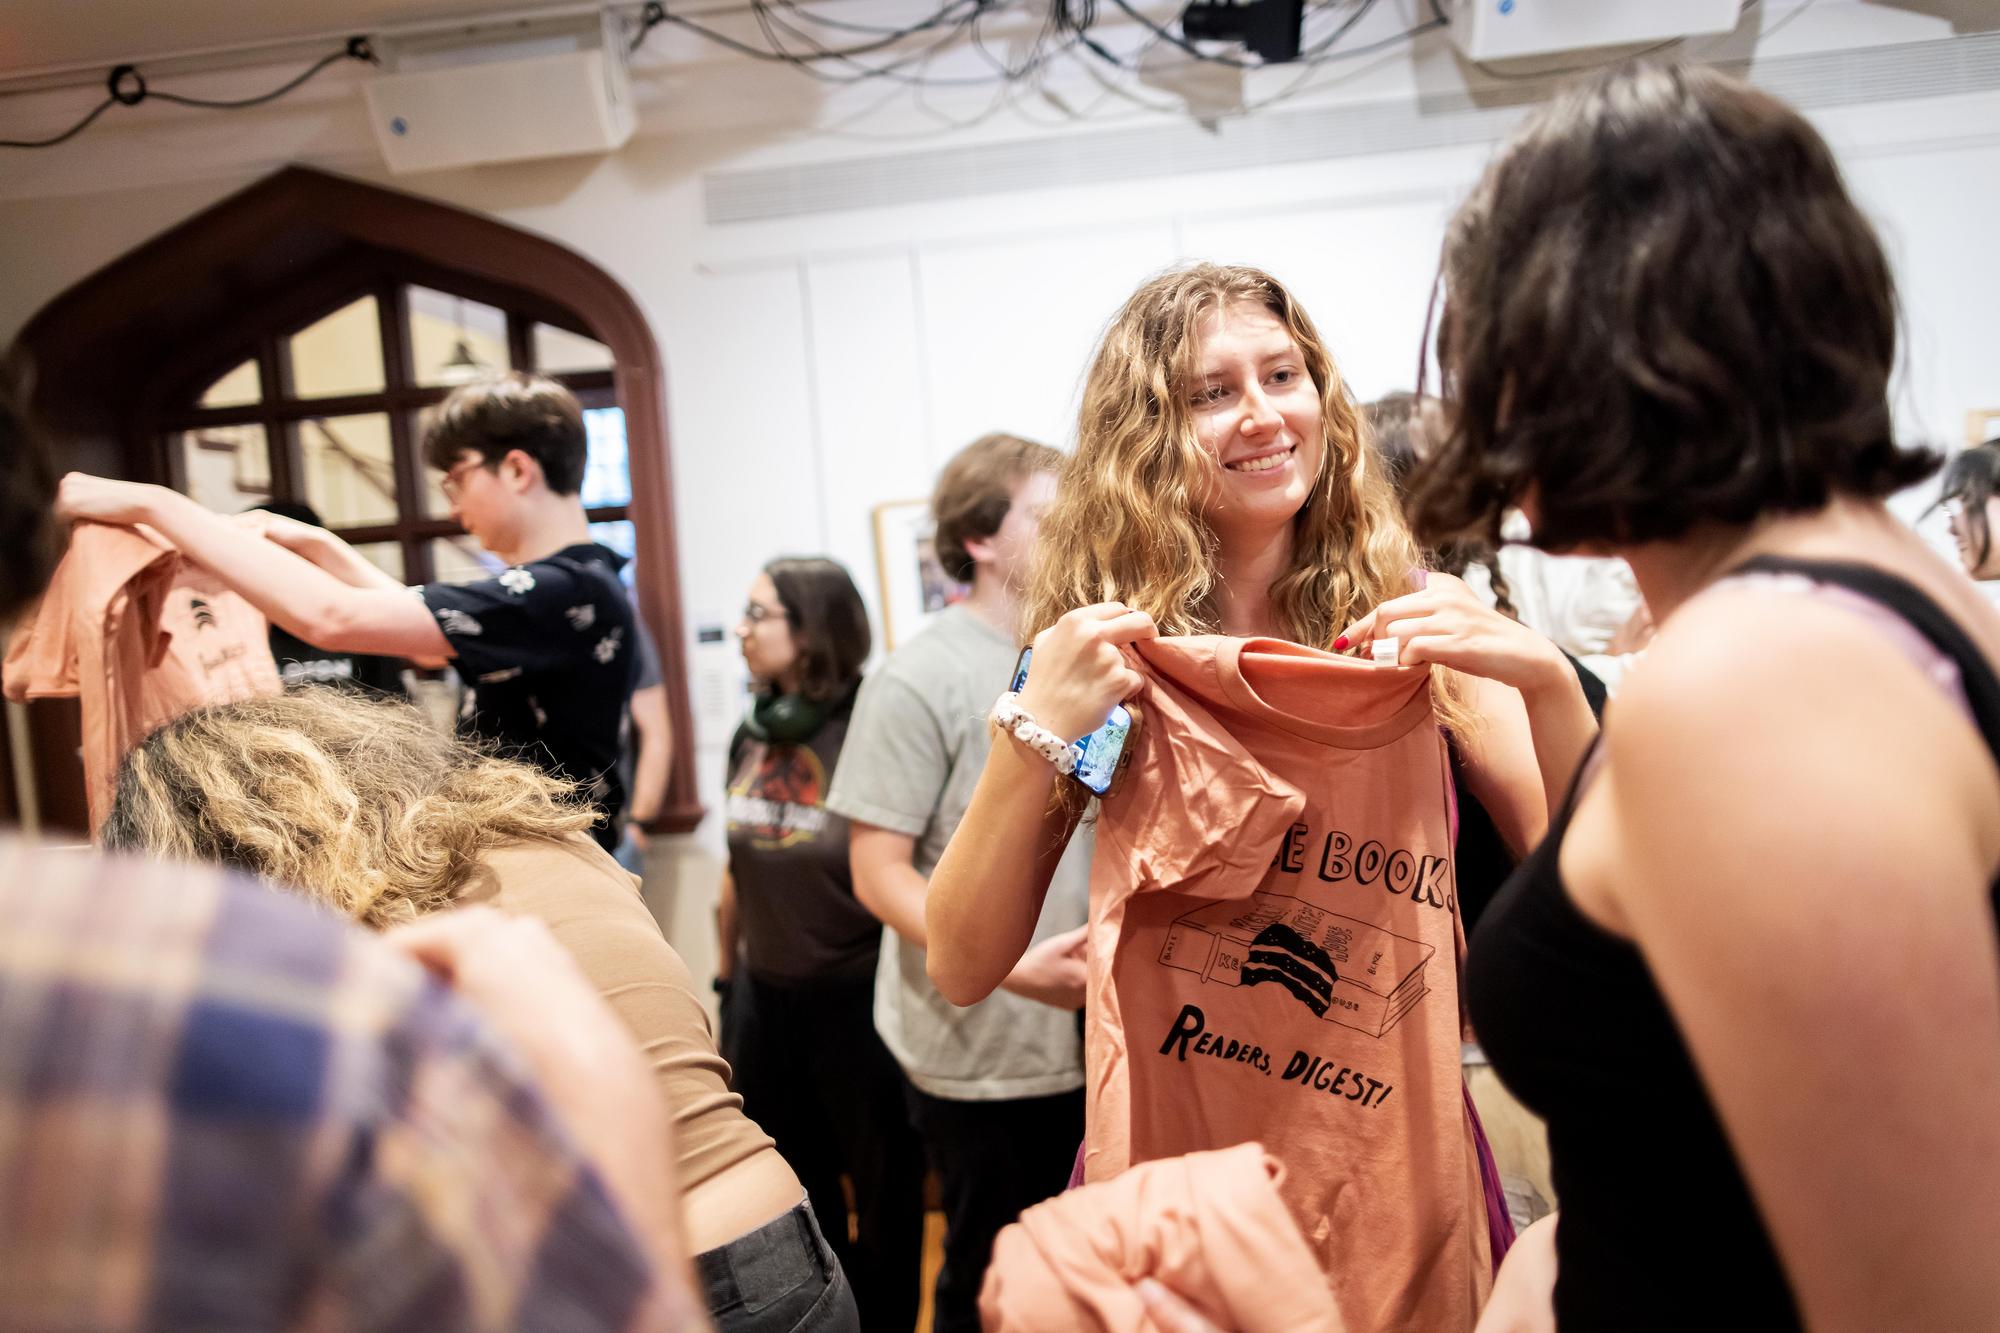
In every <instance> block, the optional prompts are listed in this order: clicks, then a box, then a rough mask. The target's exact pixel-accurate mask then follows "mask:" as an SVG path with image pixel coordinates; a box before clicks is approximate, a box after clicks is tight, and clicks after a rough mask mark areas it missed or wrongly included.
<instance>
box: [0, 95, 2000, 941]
mask: <svg viewBox="0 0 2000 1333" xmlns="http://www.w3.org/2000/svg"><path fill="white" fill-rule="evenodd" d="M1818 119H1819V121H1820V123H1821V125H1822V126H1823V128H1824V129H1825V131H1826V132H1827V134H1828V135H1829V137H1830V138H1831V139H1832V140H1833V141H1834V143H1835V144H1836V147H1837V148H1838V150H1839V151H1840V152H1841V154H1842V157H1843V160H1844V162H1845V165H1846V168H1847V170H1848V171H1849V173H1850V177H1851V179H1852V182H1853V185H1854V188H1855V189H1856V191H1857V193H1858V194H1859V195H1860V197H1861V198H1862V200H1863V201H1864V203H1865V205H1866V206H1867V207H1868V208H1869V210H1870V211H1871V213H1872V214H1873V215H1874V216H1875V217H1876V219H1877V220H1878V222H1879V223H1880V225H1881V228H1882V231H1883V234H1884V236H1885V237H1886V239H1887V241H1888V243H1889V246H1890V248H1891V250H1892V252H1893V254H1894V258H1895V263H1896V267H1897V271H1898V274H1899V276H1900V279H1901V282H1902V285H1903V296H1904V302H1905V306H1906V310H1907V315H1908V322H1909V330H1910V338H1909V349H1910V352H1909V363H1910V365H1909V373H1908V376H1907V380H1906V384H1905V386H1904V392H1903V394H1902V399H1901V402H1900V403H1899V408H1900V410H1901V411H1902V412H1903V415H1904V421H1905V425H1906V427H1907V428H1908V429H1909V430H1910V432H1911V433H1922V434H1925V435H1928V436H1930V437H1932V438H1934V439H1938V440H1940V441H1945V442H1953V443H1955V442H1956V441H1957V439H1958V435H1959V432H1960V430H1961V425H1960V423H1961V422H1962V420H1963V417H1964V414H1965V412H1966V410H1968V409H1969V408H1972V407H1975V406H2000V246H1995V245H1994V243H1993V237H1994V235H1995V234H1996V232H1995V224H1994V219H1995V218H1996V217H2000V95H1994V94H1979V95H1968V96H1960V97H1954V98H1940V99H1935V100H1930V101H1918V102H1908V103H1899V104H1889V105H1877V106H1871V107H1866V108H1849V109H1843V110H1840V111H1835V112H1829V113H1826V114H1825V115H1822V116H1820V117H1819V118H1818ZM1487 151H1488V150H1487V148H1486V147H1484V146H1477V147H1466V148H1447V149H1436V150H1429V151H1425V152H1421V153H1408V154H1401V155H1395V156H1381V157H1359V158H1347V159H1342V160H1338V161H1334V162H1329V163H1323V164H1313V165H1306V166H1294V167H1282V168H1266V169H1256V170H1242V171H1234V172H1215V173H1205V174H1200V175H1187V176H1171V175H1168V176H1161V177H1158V178H1155V179H1152V180H1148V181H1143V182H1139V183H1126V184H1122V185H1119V186H1117V187H1115V188H1111V187H1096V188H1093V187H1079V188H1075V189H1067V190H1049V191H1032V192H1023V193H1019V194H1014V195H1008V196H1004V197H999V198H994V197H983V198H977V199H966V200H960V201H951V202H945V203H934V204H925V205H922V206H915V207H909V208H899V209H885V210H877V211H875V212H859V213H847V214H842V215H839V216H837V217H830V218H827V217H819V218H815V217H807V218H796V219H788V220H782V221H775V222H762V223H753V224H743V225H740V226H734V227H729V226H722V227H711V226H708V225H706V224H705V223H704V222H703V221H702V206H701V193H700V179H699V173H700V172H701V171H702V170H707V169H713V168H714V167H715V166H716V165H717V164H718V162H722V163H727V162H728V161H729V149H728V147H727V145H720V144H718V143H717V142H715V141H714V140H708V141H704V142H702V143H700V144H689V145H678V144H676V143H675V142H674V141H671V140H663V139H659V138H650V137H649V138H642V139H640V140H636V141H635V142H634V143H633V144H631V145H630V146H628V147H627V148H626V149H625V150H624V151H622V152H621V153H620V154H618V155H617V156H615V157H612V158H609V159H605V160H602V161H597V162H584V163H578V162H563V163H554V164H524V165H517V166H510V167H500V168H488V169H480V170H472V171H462V172H453V173H446V174H440V175H437V176H432V177H425V178H415V179H411V180H403V181H397V182H392V183H393V184H395V185H396V186H398V187H399V188H404V189H414V190H415V191H417V192H419V193H423V194H426V195H431V196H434V197H436V198H439V199H442V200H445V201H446V202H450V203H454V204H457V205H460V206H463V207H468V208H472V209H477V210H480V211H484V212H487V213H490V214H492V215H494V216H496V217H498V218H500V219H502V220H504V221H507V222H510V223H513V224H515V225H518V226H522V227H525V228H528V229H530V230H534V231H538V232H542V233H545V234H547V235H550V236H553V237H555V238H556V239H558V240H561V241H563V242H564V243H566V244H568V245H570V246H572V247H573V248H575V249H577V250H579V251H581V252H582V253H584V254H586V255H588V256H590V257H591V258H592V259H593V260H595V261H596V262H597V263H599V264H601V265H602V266H603V267H605V268H606V269H607V270H609V271H610V272H611V273H613V274H614V275H616V276H617V277H618V278H619V279H620V280H621V281H623V282H624V283H625V284H626V285H627V286H628V288H630V289H631V290H632V292H633V293H634V294H635V296H637V297H638V299H639V300H640V302H641V303H642V305H643V306H644V307H645V308H646V310H647V312H648V313H649V315H650V317H651V319H652V321H653V325H654V328H655V329H656V331H657V333H658V335H659V338H660V341H661V344H662V348H663V352H664V355H665V360H666V366H667V371H668V404H669V424H670V428H671V433H672V440H673V450H674V458H673V468H674V483H675V487H676V492H677V503H678V513H677V521H678V524H679V533H680V541H681V558H682V565H681V571H682V580H683V592H684V605H685V606H686V608H687V611H688V616H689V621H688V625H687V629H688V632H689V635H690V643H689V645H688V647H689V659H688V660H689V661H690V663H691V668H692V671H693V674H694V677H695V680H694V701H695V706H696V712H697V716H698V721H697V735H696V737H695V740H696V743H697V746H698V750H699V761H700V762H699V771H700V774H701V780H702V783H703V787H704V790H705V791H707V792H711V793H714V792H717V791H719V787H720V783H721V767H722V748H723V746H724V745H725V743H726V741H727V739H728V735H729V731H730V729H731V727H732V725H733V722H734V717H735V714H736V712H737V711H738V709H739V708H740V705H741V702H742V699H741V694H740V680H741V676H740V669H739V667H738V665H737V662H736V659H735V655H734V645H733V641H726V642H725V643H724V644H723V645H722V646H720V647H701V646H697V645H696V644H694V643H693V642H692V636H693V634H694V633H695V631H696V630H697V629H698V628H699V627H701V626H702V625H704V624H722V625H730V624H733V623H734V619H735V612H736V608H738V607H739V606H740V605H741V604H742V601H743V596H744V591H745V589H746V587H747V585H748V583H749V580H750V578H751V576H752V574H753V573H754V571H755V570H756V568H757V566H758V565H759V564H760V563H761V562H762V561H763V560H765V559H767V558H768V557H770V556H772V555H775V554H779V553H800V552H809V551H825V552H828V553H831V554H833V555H834V556H836V557H837V558H839V559H841V560H843V561H844V562H846V563H847V565H848V567H849V568H850V569H851V570H852V571H853V572H854V574H855V576H856V579H857V582H859V583H860V584H861V586H862V588H863V590H864V592H865V594H866V595H867V596H868V598H869V599H870V602H871V608H872V607H873V606H874V605H875V604H876V596H877V588H876V574H875V559H874V551H873V546H872V539H871V534H870V526H869V511H870V509H871V508H872V507H873V506H874V505H877V504H880V503H883V502H885V501H891V500H902V499H910V498H915V497H919V496H922V495H924V494H925V493H926V492H927V490H928V488H929V485H930V482H931V478H932V476H933V474H934V472H935V469H936V467H937V465H938V464H939V463H940V462H941V461H942V460H943V459H944V458H945V457H947V456H948V455H949V454H950V453H951V452H952V451H953V450H955V449H956V448H957V447H958V446H959V445H961V444H963V443H964V442H966V441H968V440H970V439H971V438H973V437H974V436H976V435H978V434H981V433H983V432H985V431H988V430H994V429H1006V430H1013V431H1017V432H1020V433H1024V434H1027V435H1030V436H1037V437H1040V438H1044V439H1047V440H1049V441H1050V442H1052V443H1057V444H1064V445H1066V444H1067V443H1068V440H1069V436H1070V433H1071V423H1070V413H1071V411H1072V409H1073V401H1074V395H1075V391H1076V389H1077V384H1078V379H1079V377H1080V375H1081V372H1082V370H1083V367H1084V362H1085V358H1086V356H1087V355H1088V353H1089V351H1090V348H1091V346H1092V344H1093V342H1094V341H1095V338H1096V336H1097V334H1098V332H1099V330H1100V329H1101V327H1102V326H1103V324H1104V322H1105V320H1106V319H1107V318H1108V317H1109V316H1110V315H1111V314H1112V312H1113V311H1114V310H1115V308H1116V306H1117V305H1118V303H1119V302H1120V301H1121V300H1122V298H1123V297H1124V296H1125V295H1126V294H1127V293H1128V292H1129V291H1130V290H1131V288H1132V287H1133V286H1134V285H1135V284H1136V283H1137V282H1138V281H1139V280H1140V279H1141V278H1143V277H1144V276H1146V275H1147V274H1149V273H1151V272H1153V271H1155V270H1157V269H1159V268H1160V267H1162V266H1164V265H1166V264H1168V263H1170V262H1173V261H1174V260H1176V259H1178V258H1188V257H1204V258H1214V259H1218V260H1228V261H1238V262H1247V263H1253V264H1258V265H1261V266H1264V267H1267V268H1269V269H1271V270H1272V271H1273V272H1275V273H1277V274H1278V275H1279V276H1280V277H1282V278H1284V279H1285V280H1286V281H1288V282H1289V283H1291V284H1292V285H1293V286H1294V287H1295V288H1296V289H1297V290H1298V292H1299V293H1300V294H1301V296H1302V297H1303V299H1304V301H1305V303H1306V305H1307V307H1308V309H1309V310H1310V311H1311V312H1312V313H1313V315H1314V317H1315V318H1316V320H1317V321H1318V323H1319V324H1320V327H1321V328H1322V330H1323V331H1324V332H1325V333H1326V334H1327V336H1328V338H1329V340H1330V341H1331V343H1332V346H1333V349H1334V352H1335V355H1336V358H1337V359H1338V361H1339V362H1340V364H1341V365H1342V367H1343V368H1344V372H1345V374H1346V375H1347V377H1348V379H1349V382H1350V384H1351V386H1352V389H1353V391H1354V393H1355V394H1356V396H1357V397H1362V398H1367V397H1372V396H1374V395H1377V394H1379V393H1382V392H1386V391H1388V390H1391V389H1396V388H1406V387H1409V386H1410V385H1411V383H1412V381H1413V379H1414V376H1415V368H1416V364H1417V357H1418V351H1419V341H1420V332H1421V329H1422V325H1423V321H1424V303H1425V300H1426V298H1427V296H1428V294H1429V291H1430V286H1431V280H1432V275H1433V271H1434V268H1435V265H1436V258H1437V252H1438V246H1439V242H1440V239H1441V237H1442V233H1443V227H1444V223H1445V220H1446V218H1447V217H1448V215H1449V212H1450V209H1451V207H1452V205H1453V203H1454V201H1455V200H1456V199H1457V198H1458V197H1460V196H1461V195H1462V193H1463V192H1464V190H1465V189H1466V187H1467V186H1468V185H1469V184H1470V182H1471V181H1472V180H1473V179H1474V177H1475V176H1476V174H1477V171H1478V170H1479V167H1480V165H1481V163H1482V162H1483V160H1484V158H1485V156H1486V153H1487ZM243 183H245V178H244V177H243V176H241V175H237V176H230V175H228V174H226V173H225V174H223V175H218V176H216V177H215V178H213V179H209V180H205V181H198V182H196V183H192V184H187V185H178V186H169V187H158V188H150V189H145V190H134V191H123V192H99V193H93V194H88V195H76V196H71V197H63V198H52V199H39V200H26V201H13V202H0V337H9V336H11V335H12V333H13V332H14V331H15V330H16V329H18V327H19V326H20V324H21V323H22V322H23V321H24V320H25V319H26V318H27V317H28V316H29V315H30V314H31V313H32V312H33V310H34V309H35V308H37V307H38V306H39V305H40V304H41V303H42V302H43V301H45V300H46V299H48V297H50V296H51V295H53V294H54V293H55V292H57V291H59V290H61V289H62V288H63V287H64V286H66V285H67V284H69V283H70V282H73V281H75V280H76V279H78V278H80V277H82V276H84V275H85V274H86V273H88V272H89V271H91V270H92V269H94V268H96V267H97V266H99V265H100V264H102V263H104V262H106V261H108V260H110V259H112V258H113V257H115V256H116V255H117V254H118V253H120V252H121V251H122V250H124V249H126V248H128V247H129V246H131V245H133V244H136V243H138V242H139V241H141V240H143V239H145V238H146V237H148V236H150V235H152V234H154V233H155V232H157V231H158V230H160V229H161V228H163V227H165V226H167V225H169V224H171V223H172V222H174V221H176V220H178V219H179V218H181V217H184V216H186V215H187V214H188V213H190V212H192V211H195V210H196V209H198V208H200V207H202V206H205V205H206V204H207V203H209V202H212V201H213V200H214V199H216V198H219V197H221V196H222V195H223V194H225V193H227V192H228V191H229V190H230V189H233V188H236V187H237V186H239V185H241V184H243ZM711 804H712V805H713V804H714V803H713V802H711ZM719 850H720V831H719V829H718V828H717V827H716V821H715V820H714V819H713V818H711V819H710V820H709V822H708V824H707V825H705V826H704V828H703V829H702V830H701V831H700V832H699V833H698V834H697V835H696V836H695V837H694V838H693V839H691V840H684V841H682V842H681V843H680V844H678V845H675V846H671V847H668V848H666V849H664V850H663V852H662V853H661V855H660V864H661V866H662V869H663V870H664V871H665V872H666V873H664V874H662V875H661V876H660V877H659V880H658V884H657V885H656V888H657V890H658V891H659V892H660V893H661V895H662V897H661V901H659V902H657V903H656V906H657V907H658V908H659V910H660V911H661V913H662V916H663V918H664V919H666V920H667V921H668V923H669V927H670V932H671V933H672V935H673V936H674V938H675V940H676V943H677V944H678V945H679V946H680V947H681V948H682V950H683V951H684V952H685V953H686V954H687V955H688V957H689V962H690V963H691V965H693V966H694V967H695V969H696V970H697V972H699V971H700V970H701V969H702V968H703V967H705V966H707V965H708V964H709V963H710V960H711V955H712V946H711V944H710V940H711V939H712V932H711V931H710V930H709V928H708V924H707V923H708V920H709V915H710V912H711V910H712V901H713V885H714V882H715V876H716V873H717V869H718V865H719Z"/></svg>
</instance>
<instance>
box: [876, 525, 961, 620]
mask: <svg viewBox="0 0 2000 1333" xmlns="http://www.w3.org/2000/svg"><path fill="white" fill-rule="evenodd" d="M874 517H875V575H876V577H877V578H878V579H879V580H880V581H881V586H882V644H883V647H884V648H885V649H887V650H888V651H889V652H894V651H895V650H896V647H897V645H898V644H903V643H907V642H909V641H910V640H911V639H913V638H915V637H916V635H917V633H918V631H920V630H922V629H923V627H924V626H925V625H927V624H929V623H930V620H931V617H933V616H935V615H937V614H938V612H940V611H942V610H944V609H945V608H946V607H948V606H951V605H952V604H953V603H956V602H961V601H964V600H965V596H966V594H967V593H969V592H970V591H971V589H970V588H968V587H967V586H966V585H965V584H963V583H960V582H959V581H958V580H956V579H954V578H952V577H951V576H950V575H948V574H946V573H945V572H944V566H943V565H941V564H939V563H938V557H937V546H936V544H935V543H934V542H933V540H932V536H931V502H930V501H929V500H894V501H891V502H890V503H888V504H880V505H876V506H875V515H874Z"/></svg>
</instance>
